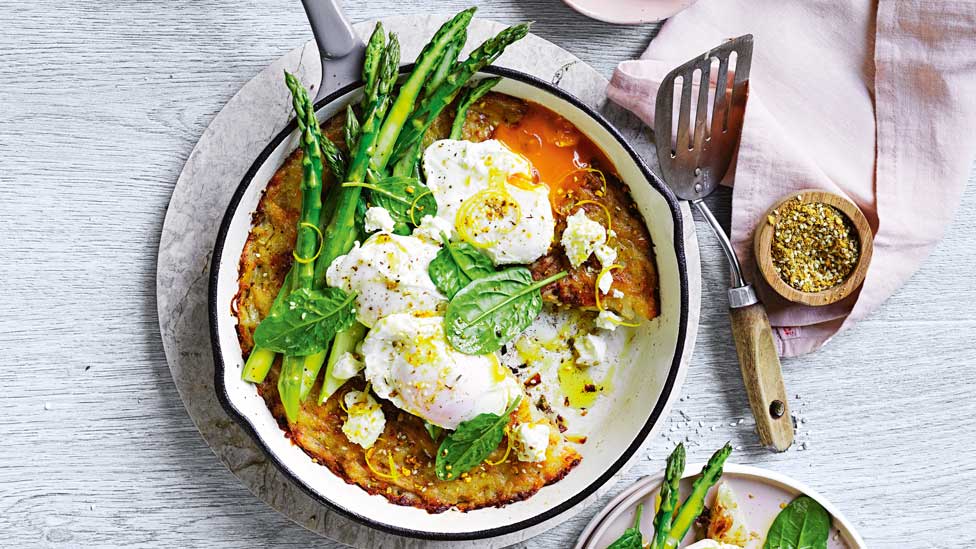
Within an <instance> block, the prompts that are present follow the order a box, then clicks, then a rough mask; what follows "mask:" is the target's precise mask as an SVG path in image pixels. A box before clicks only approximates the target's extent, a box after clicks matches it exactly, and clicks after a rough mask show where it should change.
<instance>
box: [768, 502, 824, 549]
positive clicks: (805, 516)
mask: <svg viewBox="0 0 976 549" xmlns="http://www.w3.org/2000/svg"><path fill="white" fill-rule="evenodd" d="M828 537H830V515H829V514H828V513H827V510H826V509H824V508H823V506H821V505H820V504H819V503H817V502H816V501H814V500H813V498H811V497H809V496H799V497H798V498H796V499H794V500H793V501H791V502H790V504H789V505H787V506H786V508H785V509H783V510H782V511H780V513H779V515H777V516H776V520H774V521H773V525H772V526H770V527H769V533H768V534H767V535H766V543H765V544H764V545H763V549H827V538H828Z"/></svg>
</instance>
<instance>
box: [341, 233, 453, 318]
mask: <svg viewBox="0 0 976 549" xmlns="http://www.w3.org/2000/svg"><path fill="white" fill-rule="evenodd" d="M438 249H440V246H438V245H437V244H435V243H433V242H431V241H428V240H423V239H420V238H417V237H414V236H400V235H396V234H393V233H391V232H388V231H381V232H378V233H374V234H373V235H372V236H370V237H369V238H367V239H366V242H363V244H362V245H357V246H355V247H354V248H353V249H352V250H351V251H350V252H349V253H348V254H346V255H342V256H339V257H337V258H336V259H335V261H333V262H332V264H331V265H329V270H328V271H327V272H326V275H325V278H326V283H327V284H328V285H329V286H332V287H334V288H341V289H343V290H345V291H347V292H356V320H358V321H359V322H361V323H362V324H363V325H364V326H366V327H372V326H374V325H375V324H376V323H377V322H378V321H379V320H380V319H381V318H383V317H385V316H388V315H391V314H396V313H403V312H407V311H437V310H439V309H440V308H442V307H443V306H445V305H446V304H447V298H446V297H445V296H444V295H443V294H442V293H440V292H439V291H438V290H437V287H436V286H434V283H433V282H432V281H431V280H430V276H429V275H428V274H427V267H428V266H429V265H430V262H431V260H432V259H434V257H435V256H436V255H437V250H438Z"/></svg>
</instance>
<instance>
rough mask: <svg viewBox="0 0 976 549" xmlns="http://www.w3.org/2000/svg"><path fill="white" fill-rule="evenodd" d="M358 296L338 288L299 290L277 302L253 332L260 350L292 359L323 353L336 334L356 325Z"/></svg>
mask: <svg viewBox="0 0 976 549" xmlns="http://www.w3.org/2000/svg"><path fill="white" fill-rule="evenodd" d="M355 297H356V294H347V293H346V292H344V291H342V290H340V289H338V288H325V289H322V290H310V289H308V288H299V289H297V290H295V291H293V292H291V293H290V294H288V297H286V298H285V299H284V300H282V301H281V302H280V303H278V302H275V306H274V307H273V308H272V309H271V313H270V314H269V315H268V317H267V318H265V319H264V321H263V322H261V324H260V325H259V326H258V328H257V329H256V330H254V343H255V345H257V346H258V347H261V348H264V349H269V350H271V351H274V352H276V353H285V354H288V355H292V356H308V355H313V354H315V353H319V352H322V351H324V350H325V349H326V347H327V346H328V345H329V342H331V341H332V338H334V337H335V334H336V333H337V332H341V331H343V330H346V329H348V328H349V327H350V326H352V325H353V322H355V321H356V315H355V308H354V307H353V302H354V300H355Z"/></svg>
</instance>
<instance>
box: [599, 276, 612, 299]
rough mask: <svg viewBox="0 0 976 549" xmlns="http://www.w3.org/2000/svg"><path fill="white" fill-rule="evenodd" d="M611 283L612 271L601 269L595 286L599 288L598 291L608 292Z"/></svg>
mask: <svg viewBox="0 0 976 549" xmlns="http://www.w3.org/2000/svg"><path fill="white" fill-rule="evenodd" d="M611 285H613V273H612V272H610V271H603V273H602V274H601V275H600V278H599V280H597V281H596V286H597V288H600V293H604V294H608V293H610V286H611Z"/></svg>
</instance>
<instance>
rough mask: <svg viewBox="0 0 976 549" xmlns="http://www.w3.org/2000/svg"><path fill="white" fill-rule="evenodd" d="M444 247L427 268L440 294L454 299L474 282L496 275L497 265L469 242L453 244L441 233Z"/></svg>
mask: <svg viewBox="0 0 976 549" xmlns="http://www.w3.org/2000/svg"><path fill="white" fill-rule="evenodd" d="M441 239H443V240H444V247H443V248H441V249H440V250H438V251H437V257H435V258H434V259H433V260H431V262H430V266H429V267H427V274H428V275H430V279H431V280H432V281H433V282H434V286H437V289H438V290H440V292H441V293H442V294H444V295H446V296H447V298H448V299H453V298H454V296H455V295H456V294H457V293H458V292H460V291H461V289H462V288H464V287H465V286H467V285H468V284H470V283H471V281H472V280H475V279H478V278H482V277H486V276H488V275H490V274H494V273H495V265H494V264H493V263H492V262H491V259H489V258H488V256H486V255H485V254H483V253H481V252H479V251H478V249H477V248H475V247H474V246H472V245H471V244H468V243H467V242H451V241H449V240H448V239H447V235H446V234H444V233H441Z"/></svg>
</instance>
